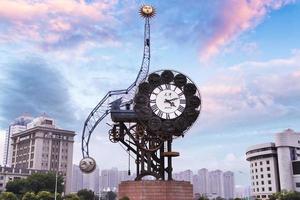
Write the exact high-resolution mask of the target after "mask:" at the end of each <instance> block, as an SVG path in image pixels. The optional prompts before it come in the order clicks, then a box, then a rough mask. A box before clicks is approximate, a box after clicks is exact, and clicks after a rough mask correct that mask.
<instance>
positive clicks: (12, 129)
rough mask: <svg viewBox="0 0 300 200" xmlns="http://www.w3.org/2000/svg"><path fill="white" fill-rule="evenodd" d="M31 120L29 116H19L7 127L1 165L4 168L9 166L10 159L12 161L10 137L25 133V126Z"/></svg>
mask: <svg viewBox="0 0 300 200" xmlns="http://www.w3.org/2000/svg"><path fill="white" fill-rule="evenodd" d="M32 120H33V118H32V117H29V116H20V117H18V118H16V119H15V120H14V121H13V122H12V123H11V124H10V125H9V127H8V130H7V131H6V136H5V143H4V151H3V152H4V154H3V165H4V166H8V167H9V166H11V159H12V149H11V148H12V145H11V144H12V141H11V136H13V135H14V134H16V133H19V132H21V131H25V130H26V129H27V124H28V123H30V122H31V121H32Z"/></svg>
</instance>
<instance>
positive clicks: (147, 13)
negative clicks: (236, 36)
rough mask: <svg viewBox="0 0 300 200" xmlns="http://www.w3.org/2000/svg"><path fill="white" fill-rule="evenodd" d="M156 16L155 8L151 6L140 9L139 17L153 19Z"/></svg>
mask: <svg viewBox="0 0 300 200" xmlns="http://www.w3.org/2000/svg"><path fill="white" fill-rule="evenodd" d="M155 14H156V11H155V8H154V7H153V6H151V5H143V6H142V7H141V8H140V15H141V16H142V17H144V18H151V17H154V16H155Z"/></svg>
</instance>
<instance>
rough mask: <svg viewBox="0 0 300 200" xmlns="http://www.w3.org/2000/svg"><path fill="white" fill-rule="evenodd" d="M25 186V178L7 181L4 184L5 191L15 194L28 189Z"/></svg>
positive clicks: (26, 183) (22, 192) (26, 184)
mask: <svg viewBox="0 0 300 200" xmlns="http://www.w3.org/2000/svg"><path fill="white" fill-rule="evenodd" d="M27 187H28V182H27V180H26V179H17V180H14V181H9V182H8V183H7V184H6V191H7V192H12V193H14V194H16V195H21V194H24V193H26V192H27V191H28V190H27Z"/></svg>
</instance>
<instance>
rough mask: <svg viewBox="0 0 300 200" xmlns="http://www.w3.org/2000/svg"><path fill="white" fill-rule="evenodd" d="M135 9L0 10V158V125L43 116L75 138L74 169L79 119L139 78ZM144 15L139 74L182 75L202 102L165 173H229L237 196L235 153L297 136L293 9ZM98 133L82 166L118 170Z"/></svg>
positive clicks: (240, 165)
mask: <svg viewBox="0 0 300 200" xmlns="http://www.w3.org/2000/svg"><path fill="white" fill-rule="evenodd" d="M142 3H144V1H131V0H128V1H126V2H121V1H102V2H100V1H94V0H88V1H75V0H74V1H73V0H70V1H66V2H65V3H61V2H60V1H52V2H50V1H40V2H36V1H30V0H23V1H21V0H18V1H8V0H3V1H1V2H0V27H1V29H0V43H1V46H0V60H1V62H0V87H1V88H2V90H1V92H0V143H1V144H0V150H1V152H0V155H1V156H2V154H3V153H2V150H3V145H4V139H5V131H6V129H7V128H8V126H9V124H10V122H12V121H13V120H14V119H15V118H16V117H18V116H19V115H21V114H22V113H30V114H31V115H33V116H36V115H40V114H42V113H44V112H46V113H48V114H49V116H51V117H53V118H55V119H57V121H58V122H59V126H61V127H64V128H66V129H70V130H74V131H75V132H76V133H77V136H76V137H75V143H74V162H75V163H76V164H78V162H79V160H80V158H81V152H80V139H81V132H82V127H83V122H84V120H85V118H86V117H87V115H88V114H89V112H90V110H91V109H92V107H93V106H94V105H96V104H97V103H98V101H99V100H100V99H101V98H102V97H103V95H104V94H105V92H106V91H107V90H109V89H118V88H120V87H121V88H122V87H123V85H129V84H130V83H131V82H132V81H133V79H134V78H135V76H136V74H137V72H138V69H139V64H140V61H141V56H142V47H143V35H142V31H143V21H142V20H141V19H140V18H139V16H138V12H137V10H138V8H139V7H140V5H141V4H142ZM147 3H150V4H152V5H154V6H155V7H156V8H157V16H156V17H155V18H154V19H153V20H151V27H152V32H151V42H152V43H151V45H152V46H151V50H152V56H151V59H152V60H151V67H150V71H154V70H158V69H161V68H174V69H176V70H178V71H182V72H184V73H185V74H189V75H190V77H191V79H193V80H195V82H196V83H197V85H198V86H199V89H200V92H201V95H202V99H203V109H202V111H201V114H200V118H199V120H198V121H197V122H196V123H195V125H194V126H193V127H192V129H191V130H190V132H189V133H188V134H187V135H186V136H185V137H184V138H183V139H181V140H175V141H174V150H176V151H179V152H180V155H181V156H180V157H179V158H175V159H174V171H175V172H176V171H182V170H184V169H187V168H190V169H192V170H196V169H197V168H202V167H205V168H208V169H222V170H224V171H225V170H231V171H234V172H235V175H236V184H237V185H250V180H249V177H250V176H249V165H248V164H249V163H248V162H247V161H246V159H245V151H246V149H247V148H248V147H249V146H251V145H254V144H258V143H263V142H268V141H271V140H272V138H273V136H274V134H275V133H278V132H281V131H283V130H285V129H287V128H291V129H294V130H295V131H299V130H300V124H299V123H297V122H298V121H299V117H300V114H299V113H300V112H299V102H300V101H299V100H300V97H299V92H300V79H299V78H300V71H299V69H300V67H299V63H300V62H299V61H300V42H299V38H298V36H299V35H300V28H299V27H300V22H299V20H298V18H299V17H300V16H299V15H300V14H299V13H300V12H299V11H300V3H299V1H296V0H295V1H293V0H277V1H272V0H268V1H264V2H262V1H259V0H253V1H246V0H245V1H234V0H227V1H222V3H220V2H218V1H210V3H207V2H205V1H202V2H200V3H199V2H198V1H194V0H193V1H189V2H186V1H177V2H176V3H174V5H171V6H170V5H169V3H167V2H161V1H148V2H147ZM66 8H68V9H66ZM8 10H9V11H8ZM13 11H16V12H13ZM187 11H188V12H187ZM54 13H55V14H54ZM287 22H288V23H287ZM178 55H180V56H178ZM117 73H118V74H119V73H121V74H122V79H120V76H117V75H116V74H117ZM36 94H39V95H36ZM106 122H108V123H110V120H109V119H107V121H106ZM108 129H109V127H108V126H107V125H106V124H105V123H103V124H101V125H100V127H98V129H97V130H96V131H95V133H94V134H93V136H92V141H91V155H93V156H94V157H95V158H96V161H97V163H98V166H99V168H100V169H104V168H111V167H112V166H118V167H119V168H123V169H127V160H128V156H127V154H126V152H125V151H123V149H122V148H121V147H120V146H119V145H117V144H111V143H110V142H109V139H108V136H107V131H108ZM98 152H100V153H98ZM111 155H119V156H118V159H111ZM0 160H1V161H2V157H0Z"/></svg>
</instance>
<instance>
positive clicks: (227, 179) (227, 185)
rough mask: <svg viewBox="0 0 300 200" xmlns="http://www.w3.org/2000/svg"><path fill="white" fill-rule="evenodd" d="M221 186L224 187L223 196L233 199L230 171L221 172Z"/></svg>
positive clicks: (232, 176) (232, 175)
mask: <svg viewBox="0 0 300 200" xmlns="http://www.w3.org/2000/svg"><path fill="white" fill-rule="evenodd" d="M223 187H224V198H225V199H233V198H234V188H235V185H234V174H233V172H231V171H226V172H224V173H223Z"/></svg>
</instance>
